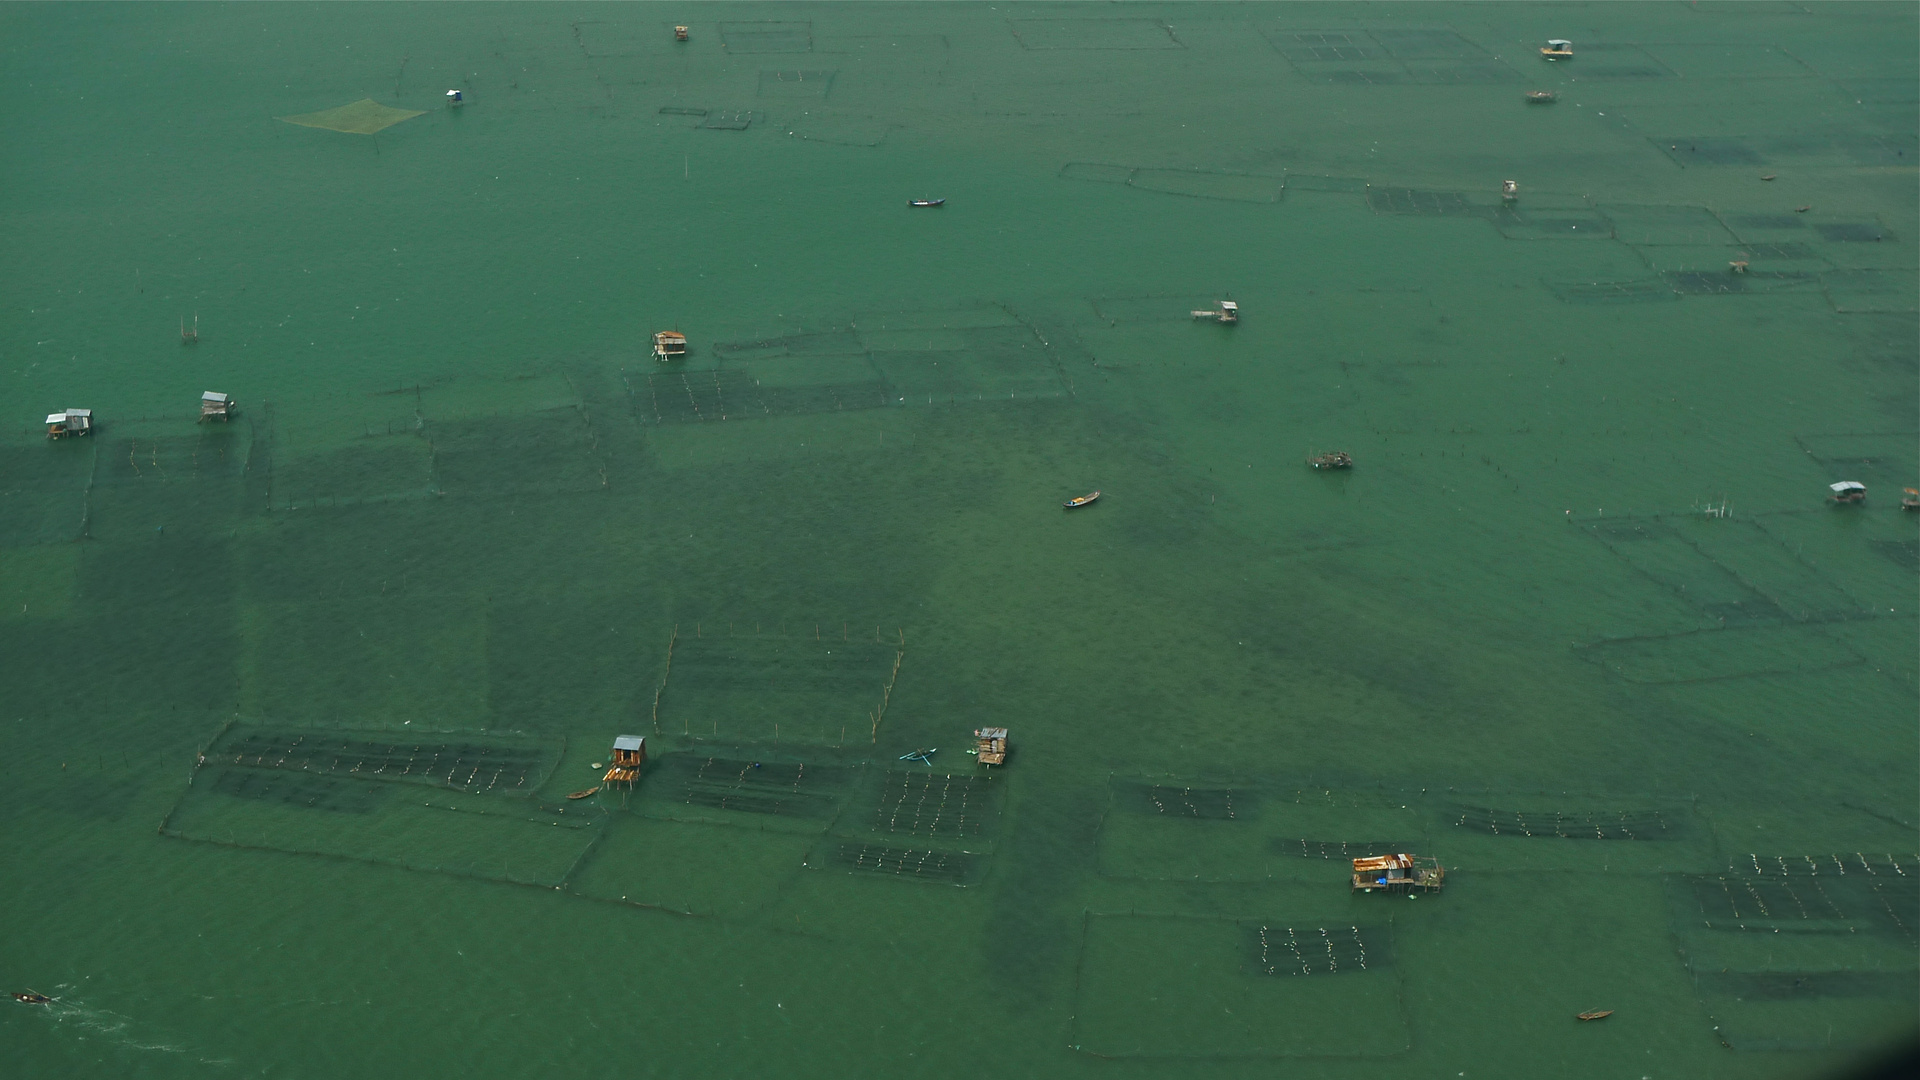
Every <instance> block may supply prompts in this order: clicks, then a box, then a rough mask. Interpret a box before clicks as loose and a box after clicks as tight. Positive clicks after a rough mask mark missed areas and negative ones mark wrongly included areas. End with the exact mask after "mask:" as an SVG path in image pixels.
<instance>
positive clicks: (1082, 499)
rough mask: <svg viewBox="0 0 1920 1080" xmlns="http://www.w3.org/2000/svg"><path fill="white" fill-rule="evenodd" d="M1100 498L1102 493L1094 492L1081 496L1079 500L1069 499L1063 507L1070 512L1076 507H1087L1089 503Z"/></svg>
mask: <svg viewBox="0 0 1920 1080" xmlns="http://www.w3.org/2000/svg"><path fill="white" fill-rule="evenodd" d="M1099 497H1100V493H1099V492H1097V491H1093V492H1089V493H1087V494H1085V495H1081V496H1079V497H1078V498H1073V499H1068V500H1067V501H1066V502H1064V503H1062V504H1061V506H1063V507H1065V508H1066V509H1068V510H1072V509H1073V508H1074V507H1076V506H1085V505H1087V504H1088V503H1090V502H1092V501H1094V500H1095V499H1098V498H1099Z"/></svg>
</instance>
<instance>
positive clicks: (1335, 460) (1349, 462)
mask: <svg viewBox="0 0 1920 1080" xmlns="http://www.w3.org/2000/svg"><path fill="white" fill-rule="evenodd" d="M1307 464H1309V465H1311V466H1313V467H1314V468H1316V469H1351V468H1353V455H1352V454H1349V453H1347V452H1346V451H1345V450H1336V451H1334V452H1333V453H1331V454H1320V455H1318V456H1316V457H1310V458H1308V459H1307Z"/></svg>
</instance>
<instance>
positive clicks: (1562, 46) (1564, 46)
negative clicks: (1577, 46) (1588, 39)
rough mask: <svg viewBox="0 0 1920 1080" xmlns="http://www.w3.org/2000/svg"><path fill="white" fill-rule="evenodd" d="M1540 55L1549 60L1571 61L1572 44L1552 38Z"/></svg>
mask: <svg viewBox="0 0 1920 1080" xmlns="http://www.w3.org/2000/svg"><path fill="white" fill-rule="evenodd" d="M1540 55H1541V56H1544V57H1546V58H1547V59H1549V60H1571V59H1573V42H1571V41H1567V40H1565V39H1562V38H1554V39H1553V40H1551V41H1549V42H1547V44H1546V47H1545V48H1543V49H1541V50H1540Z"/></svg>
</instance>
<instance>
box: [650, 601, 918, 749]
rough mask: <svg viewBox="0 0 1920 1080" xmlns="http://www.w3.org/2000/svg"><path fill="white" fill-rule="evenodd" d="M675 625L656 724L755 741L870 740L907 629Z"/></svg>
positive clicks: (898, 662) (839, 742)
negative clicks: (755, 631)
mask: <svg viewBox="0 0 1920 1080" xmlns="http://www.w3.org/2000/svg"><path fill="white" fill-rule="evenodd" d="M694 629H695V633H694V634H693V635H691V636H689V635H687V634H685V633H683V632H682V631H681V630H680V629H676V630H675V632H674V635H673V637H672V639H671V641H670V643H669V646H668V661H667V664H666V674H665V677H664V678H663V679H662V681H661V683H660V686H659V688H658V690H657V692H656V695H655V702H654V707H653V710H652V713H653V724H654V730H655V732H656V733H659V732H667V733H672V732H678V733H679V734H682V735H688V736H703V735H704V736H710V737H713V738H716V739H727V740H733V741H750V742H753V743H755V744H761V743H765V744H780V743H807V744H814V745H848V744H871V743H872V742H873V741H874V740H875V739H877V738H878V733H879V729H880V725H881V723H882V722H883V721H884V720H885V718H886V708H887V705H888V703H889V702H890V700H891V698H892V694H893V686H894V683H895V681H896V680H897V679H898V678H899V674H900V667H901V665H902V663H904V662H905V658H906V650H905V646H904V644H903V642H904V637H905V635H904V634H903V633H901V632H900V631H898V630H895V631H894V632H893V634H892V635H890V636H891V640H887V638H888V637H889V635H886V634H885V633H883V632H882V631H880V630H878V629H875V630H873V631H871V637H870V638H862V637H859V636H856V635H855V634H854V633H853V632H852V630H851V629H850V628H849V627H848V626H847V625H846V624H844V623H843V624H841V626H840V627H839V628H838V629H839V631H840V633H839V634H838V635H835V634H832V633H829V632H828V628H827V627H825V626H820V627H816V628H815V634H814V635H813V636H812V637H807V636H801V635H791V636H786V635H781V636H776V635H771V634H768V635H754V636H747V635H744V634H741V635H733V634H731V633H729V634H726V635H721V634H718V633H715V634H708V633H706V631H705V630H704V629H703V628H702V627H701V626H700V625H699V624H695V627H694Z"/></svg>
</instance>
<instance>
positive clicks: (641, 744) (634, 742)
mask: <svg viewBox="0 0 1920 1080" xmlns="http://www.w3.org/2000/svg"><path fill="white" fill-rule="evenodd" d="M646 745H647V740H646V739H645V738H643V737H641V736H639V735H622V736H620V737H619V738H617V739H615V740H613V748H614V749H615V750H640V749H644V748H645V747H646Z"/></svg>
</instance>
